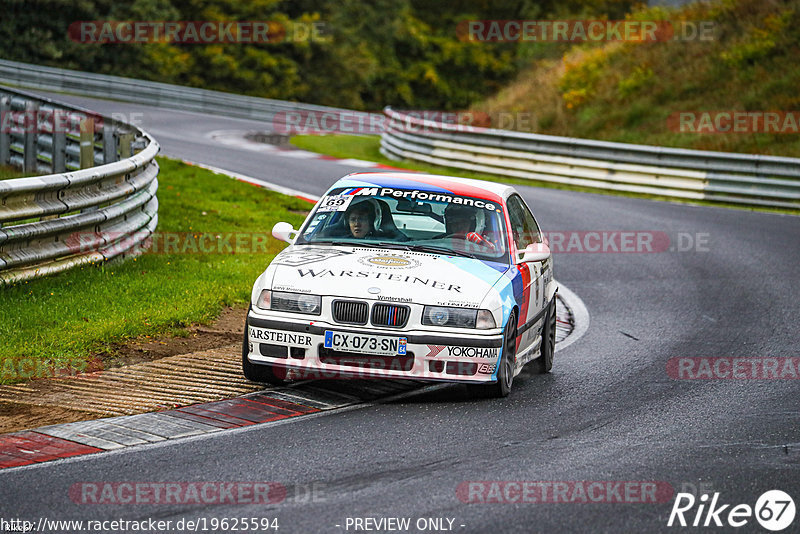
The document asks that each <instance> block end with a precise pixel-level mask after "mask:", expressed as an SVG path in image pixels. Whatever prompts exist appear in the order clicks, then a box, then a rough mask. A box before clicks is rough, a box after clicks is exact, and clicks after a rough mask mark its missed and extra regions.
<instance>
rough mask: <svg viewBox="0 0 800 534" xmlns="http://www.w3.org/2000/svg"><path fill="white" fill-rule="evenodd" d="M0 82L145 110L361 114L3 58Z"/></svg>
mask: <svg viewBox="0 0 800 534" xmlns="http://www.w3.org/2000/svg"><path fill="white" fill-rule="evenodd" d="M0 80H3V83H5V84H9V85H17V86H21V87H28V88H33V89H42V90H47V91H64V92H71V93H75V94H80V95H86V96H96V97H101V98H110V99H114V100H122V101H125V102H135V103H139V104H147V105H148V106H157V107H158V106H160V107H166V108H169V109H178V110H185V111H196V112H201V113H210V114H215V115H224V116H226V117H237V118H244V119H255V120H262V121H273V120H274V119H275V116H276V115H278V114H279V113H286V112H290V111H305V112H320V113H323V112H345V113H349V114H351V115H353V114H356V115H357V114H359V112H353V111H350V110H345V109H339V108H331V107H326V106H317V105H313V104H303V103H298V102H288V101H284V100H272V99H269V98H259V97H253V96H244V95H237V94H232V93H225V92H222V91H211V90H208V89H197V88H194V87H184V86H181V85H172V84H167V83H159V82H151V81H146V80H137V79H134V78H123V77H121V76H110V75H106V74H92V73H89V72H81V71H75V70H67V69H58V68H53V67H43V66H41V65H30V64H27V63H19V62H16V61H7V60H0ZM364 115H365V116H366V115H367V114H366V113H365V114H364Z"/></svg>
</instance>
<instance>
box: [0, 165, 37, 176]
mask: <svg viewBox="0 0 800 534" xmlns="http://www.w3.org/2000/svg"><path fill="white" fill-rule="evenodd" d="M29 175H30V174H29V173H28V174H26V173H23V172H22V171H18V170H17V169H15V168H14V167H8V166H5V165H0V180H10V179H11V178H22V177H24V176H29Z"/></svg>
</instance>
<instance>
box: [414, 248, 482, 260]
mask: <svg viewBox="0 0 800 534" xmlns="http://www.w3.org/2000/svg"><path fill="white" fill-rule="evenodd" d="M407 247H408V248H407V250H416V251H419V252H430V253H432V254H444V255H446V256H461V257H463V258H472V259H473V260H477V259H478V257H477V256H476V255H474V254H470V253H469V252H464V251H462V250H453V249H451V248H446V247H435V246H433V245H407Z"/></svg>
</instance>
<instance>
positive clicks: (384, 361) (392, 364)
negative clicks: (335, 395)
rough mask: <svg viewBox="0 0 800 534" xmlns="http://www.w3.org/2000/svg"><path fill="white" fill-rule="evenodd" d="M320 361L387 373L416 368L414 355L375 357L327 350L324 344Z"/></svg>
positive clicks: (319, 350) (320, 352) (319, 352)
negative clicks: (385, 371) (380, 370)
mask: <svg viewBox="0 0 800 534" xmlns="http://www.w3.org/2000/svg"><path fill="white" fill-rule="evenodd" d="M318 354H319V361H321V362H322V363H327V364H333V365H341V366H345V367H363V368H366V369H382V370H387V371H410V370H411V368H412V367H414V353H413V352H409V353H407V354H405V355H403V356H375V355H372V354H359V353H357V352H345V351H340V350H334V349H326V348H325V347H324V346H323V345H322V344H320V345H319V348H318ZM323 372H324V371H323Z"/></svg>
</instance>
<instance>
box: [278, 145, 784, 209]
mask: <svg viewBox="0 0 800 534" xmlns="http://www.w3.org/2000/svg"><path fill="white" fill-rule="evenodd" d="M289 142H290V143H291V144H293V145H294V146H296V147H297V148H301V149H303V150H309V151H311V152H318V153H321V154H327V155H329V156H334V157H337V158H356V159H363V160H367V161H375V162H377V163H381V164H384V165H391V166H394V167H400V168H403V169H407V170H411V171H419V172H424V173H428V174H440V175H447V176H461V177H463V178H473V179H476V180H488V181H491V182H499V183H504V184H512V185H525V186H533V187H546V188H550V189H562V190H566V191H579V192H583V193H599V194H603V195H611V196H622V197H630V198H646V199H650V200H662V201H667V202H676V203H680V204H692V205H698V206H715V207H726V208H735V209H739V210H745V211H763V212H769V213H787V214H792V215H797V213H798V212H797V210H789V209H781V208H767V207H751V206H742V205H740V204H728V203H721V202H710V201H703V200H684V199H679V198H674V197H669V196H660V195H647V194H643V193H628V192H625V191H607V190H604V189H595V188H590V187H579V186H573V185H568V184H558V183H552V182H543V181H539V180H525V179H522V178H511V177H503V176H495V175H492V174H485V173H477V172H471V171H466V170H463V169H458V168H453V167H441V166H438V165H429V164H427V163H419V162H416V161H410V160H403V161H395V160H392V159H389V158H387V157H386V156H384V155H383V154H381V153H380V150H379V148H380V137H378V136H362V135H297V136H294V137H292V138H291V139H290V141H289Z"/></svg>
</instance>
